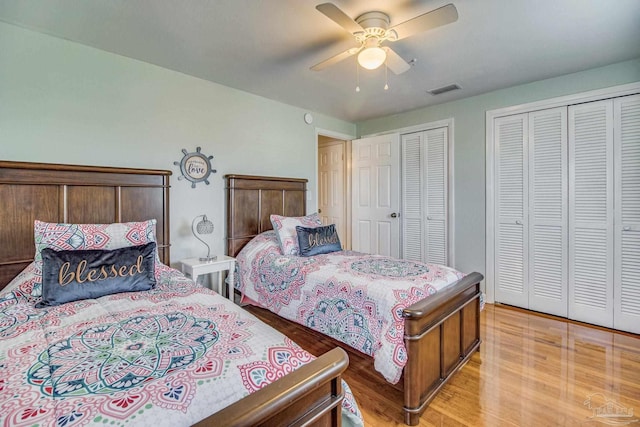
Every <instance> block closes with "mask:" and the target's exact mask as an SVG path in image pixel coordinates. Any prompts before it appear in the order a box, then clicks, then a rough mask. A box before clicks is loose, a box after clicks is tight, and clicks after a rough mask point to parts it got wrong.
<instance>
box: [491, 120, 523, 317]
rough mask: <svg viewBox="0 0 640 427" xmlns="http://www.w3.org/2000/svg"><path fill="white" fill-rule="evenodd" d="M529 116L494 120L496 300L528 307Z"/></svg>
mask: <svg viewBox="0 0 640 427" xmlns="http://www.w3.org/2000/svg"><path fill="white" fill-rule="evenodd" d="M528 124H529V122H528V115H527V114H519V115H514V116H508V117H500V118H497V119H496V120H495V121H494V126H495V128H494V135H495V150H496V166H495V168H496V179H495V183H496V189H495V194H496V199H495V202H496V213H497V215H496V237H495V242H496V243H495V278H494V280H495V300H496V301H497V302H502V303H505V304H512V305H516V306H519V307H528V293H529V292H528V289H527V288H526V287H525V286H526V283H527V281H526V277H527V271H528V270H527V260H528V256H529V254H528V252H529V251H528V226H527V223H528V218H527V217H528V212H527V209H526V200H527V199H528V194H527V193H528V182H527V177H528V166H527V164H528V153H527V138H528Z"/></svg>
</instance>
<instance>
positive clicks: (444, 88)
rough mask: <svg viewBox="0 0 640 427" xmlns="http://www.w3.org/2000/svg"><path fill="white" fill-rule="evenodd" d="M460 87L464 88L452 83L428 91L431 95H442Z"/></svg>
mask: <svg viewBox="0 0 640 427" xmlns="http://www.w3.org/2000/svg"><path fill="white" fill-rule="evenodd" d="M458 89H462V88H461V87H460V86H459V85H457V84H452V85H447V86H442V87H439V88H436V89H431V90H428V91H427V93H428V94H430V95H440V94H442V93H445V92H451V91H452V90H458Z"/></svg>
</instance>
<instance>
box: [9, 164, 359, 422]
mask: <svg viewBox="0 0 640 427" xmlns="http://www.w3.org/2000/svg"><path fill="white" fill-rule="evenodd" d="M169 175H170V172H168V171H153V170H139V169H122V168H101V167H90V166H66V165H52V164H38V163H20V162H4V161H2V162H0V200H2V203H0V218H1V219H2V220H1V221H0V241H1V242H2V245H0V425H12V426H13V425H15V426H20V425H29V426H31V425H36V424H39V425H56V426H81V425H93V424H95V425H97V424H102V425H104V424H105V423H106V424H110V425H125V424H128V425H137V424H144V425H146V424H149V423H153V424H154V425H158V426H161V425H167V426H180V425H185V426H186V425H193V424H198V425H211V426H214V425H215V426H225V425H265V426H266V425H269V426H271V425H332V426H339V425H351V424H353V425H362V424H363V421H362V418H361V416H360V414H359V411H358V408H357V405H356V404H355V401H354V400H353V397H352V396H351V394H350V391H349V389H348V386H347V385H346V384H345V383H343V381H342V380H341V373H342V372H343V371H344V370H345V369H346V367H347V365H348V358H347V356H346V353H345V352H344V351H343V350H341V349H339V348H336V349H334V350H332V351H330V352H328V353H326V354H324V355H322V356H320V357H318V358H314V357H313V356H312V355H310V354H309V353H307V352H306V351H304V350H303V349H302V348H300V347H299V346H297V345H296V344H295V343H294V342H292V341H291V340H290V339H288V338H287V337H286V336H284V335H282V334H281V333H279V332H277V331H276V330H274V329H273V328H271V327H269V326H268V325H266V324H264V323H262V322H260V321H259V320H258V319H257V318H255V317H254V316H252V315H250V314H249V313H247V312H245V311H244V310H243V309H242V308H240V307H238V306H237V305H235V304H233V303H232V302H231V301H229V300H227V299H226V298H224V297H222V296H221V295H218V294H216V293H215V292H213V291H210V290H208V289H204V288H201V287H198V286H196V285H195V284H194V283H193V282H192V281H191V280H189V279H187V278H185V277H184V276H183V275H182V274H181V273H179V272H178V271H177V270H174V269H172V268H170V267H168V266H167V264H168V263H169V252H170V246H169V209H168V207H169ZM150 218H153V219H154V220H149V219H150ZM36 220H39V221H41V222H36V227H35V239H34V222H35V221H36ZM114 223H116V224H114ZM80 224H86V225H80ZM34 247H35V249H36V251H35V257H34ZM142 247H144V248H145V249H144V251H147V252H145V254H146V255H139V256H138V258H136V259H137V262H134V263H133V264H130V265H129V264H127V265H120V264H122V263H124V261H122V260H123V259H124V258H123V257H124V256H125V255H123V254H129V253H130V252H132V251H134V252H135V251H137V250H139V249H138V248H142ZM149 248H151V249H152V250H153V252H151V254H152V255H149V253H148V250H149ZM51 249H53V251H52V252H50V250H51ZM140 250H142V249H140ZM107 253H108V255H109V256H111V255H113V254H116V255H117V256H118V257H120V258H115V259H116V261H114V262H112V264H111V266H110V267H109V265H107V264H103V265H102V267H96V265H98V264H94V263H93V262H94V261H95V260H93V259H92V258H91V257H92V256H94V255H96V254H98V255H99V256H98V258H99V259H101V258H100V257H102V256H103V255H104V254H107ZM136 253H137V252H136ZM136 253H134V255H133V256H134V257H135V256H136ZM60 254H63V255H64V256H67V257H69V258H65V259H64V260H67V261H66V262H67V263H68V264H67V267H64V264H63V268H60V270H59V272H57V273H56V272H55V271H54V273H51V271H50V269H51V265H53V264H52V263H51V262H50V258H51V257H54V258H55V256H58V255H60ZM60 256H62V255H60ZM105 256H106V255H105ZM114 256H115V255H114ZM51 259H53V258H51ZM74 259H75V260H76V261H77V259H81V261H79V262H78V264H77V265H78V267H77V268H76V267H72V268H69V265H74V266H75V264H72V263H73V262H74V261H73V260H74ZM87 259H88V260H89V262H88V263H87V262H86V260H87ZM108 259H111V260H113V259H114V258H108ZM69 260H71V261H69ZM102 262H106V261H102ZM119 263H120V264H119ZM149 263H150V264H149ZM105 265H107V266H106V267H105ZM94 267H95V268H94ZM111 267H113V269H111ZM140 275H142V276H144V280H146V281H148V282H150V283H151V284H152V285H151V284H150V285H149V286H150V288H145V289H147V290H138V291H134V290H135V289H134V288H127V286H129V285H130V283H129V282H126V283H125V281H126V280H129V279H131V280H132V278H136V280H137V277H138V276H140ZM107 276H114V277H115V276H118V277H117V278H116V280H114V281H112V282H109V283H110V284H109V285H108V286H115V288H113V289H111V288H109V289H108V290H107V291H105V289H107V285H104V286H103V285H100V284H101V283H102V284H105V283H107V282H106V281H105V282H101V280H103V279H104V280H106V279H105V278H106V277H107ZM125 276H126V277H125ZM52 278H53V280H51V279H52ZM56 278H57V280H59V282H58V283H53V282H55V280H56ZM72 279H74V280H72ZM120 279H123V280H120ZM52 283H53V284H52ZM123 283H125V284H124V285H123ZM147 284H148V283H147ZM54 285H55V286H54ZM58 285H59V286H58ZM93 285H96V286H97V285H100V286H97V287H95V286H93ZM74 286H75V291H74V292H75V293H70V292H69V289H71V288H73V287H74ZM121 286H125V288H124V289H123V288H121ZM86 289H93V290H95V289H99V290H100V292H106V293H102V294H101V295H102V296H100V297H96V296H95V295H93V296H92V295H84V294H82V293H83V292H85V290H86ZM136 289H137V288H136ZM54 290H55V292H54ZM123 290H124V292H123ZM43 305H44V307H42V306H43ZM36 306H38V307H36Z"/></svg>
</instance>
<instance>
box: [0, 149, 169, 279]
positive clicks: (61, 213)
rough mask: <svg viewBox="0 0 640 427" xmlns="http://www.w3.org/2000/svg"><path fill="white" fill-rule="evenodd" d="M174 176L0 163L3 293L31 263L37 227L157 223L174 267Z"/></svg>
mask: <svg viewBox="0 0 640 427" xmlns="http://www.w3.org/2000/svg"><path fill="white" fill-rule="evenodd" d="M170 175H171V171H166V170H146V169H128V168H113V167H98V166H72V165H58V164H47V163H24V162H9V161H0V289H2V288H3V287H4V286H6V285H7V283H9V282H10V281H11V279H13V278H14V277H15V276H16V275H17V274H18V273H19V272H20V271H22V270H23V269H24V268H25V267H26V266H27V265H28V264H29V263H30V262H31V261H33V256H34V252H35V246H34V237H33V222H34V220H36V219H38V220H41V221H46V222H67V223H87V224H108V223H113V222H130V221H144V220H147V219H151V218H155V219H156V220H157V221H158V224H157V228H156V235H157V236H156V238H157V241H158V253H159V255H160V259H161V260H162V262H163V263H165V264H169V260H170V258H169V176H170Z"/></svg>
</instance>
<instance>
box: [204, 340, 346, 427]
mask: <svg viewBox="0 0 640 427" xmlns="http://www.w3.org/2000/svg"><path fill="white" fill-rule="evenodd" d="M348 365H349V358H348V356H347V353H346V352H345V351H344V350H342V349H341V348H335V349H333V350H331V351H329V352H327V353H325V354H323V355H322V356H320V357H318V358H317V359H316V360H314V361H313V362H311V363H308V364H306V365H304V366H302V367H300V368H299V369H297V370H296V371H294V372H292V373H290V374H288V375H287V376H285V377H283V378H281V379H279V380H277V381H275V382H273V383H272V384H270V385H268V386H267V387H265V388H263V389H260V390H258V391H257V392H255V393H252V394H250V395H249V396H247V397H245V398H244V399H242V400H240V401H238V402H236V403H235V404H233V405H231V406H227V407H226V408H224V409H223V410H221V411H219V412H217V413H215V414H213V415H211V416H210V417H208V418H206V419H204V420H202V421H201V422H199V423H198V424H196V426H199V427H204V426H216V427H220V426H302V425H304V426H341V425H342V416H341V411H342V405H341V404H342V399H343V397H344V392H343V390H342V382H341V378H342V377H341V375H342V373H343V372H344V370H345V369H347V366H348Z"/></svg>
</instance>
